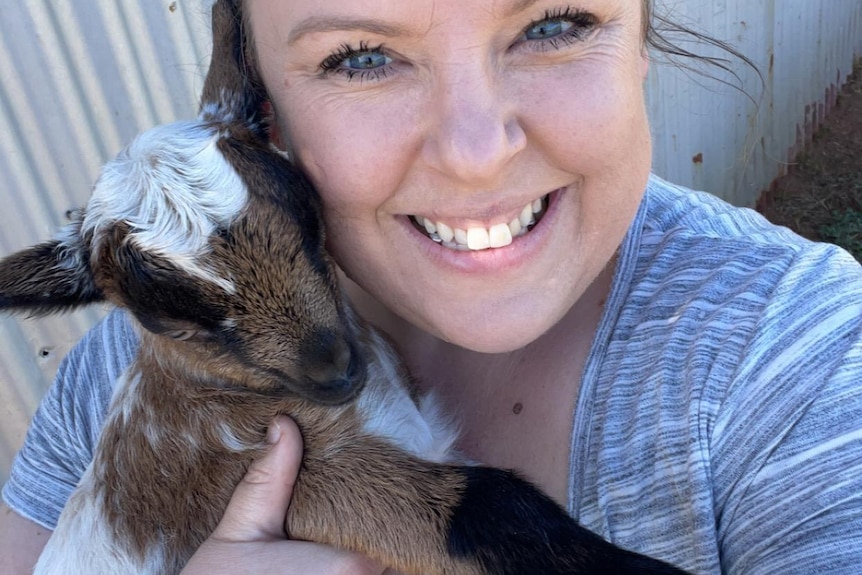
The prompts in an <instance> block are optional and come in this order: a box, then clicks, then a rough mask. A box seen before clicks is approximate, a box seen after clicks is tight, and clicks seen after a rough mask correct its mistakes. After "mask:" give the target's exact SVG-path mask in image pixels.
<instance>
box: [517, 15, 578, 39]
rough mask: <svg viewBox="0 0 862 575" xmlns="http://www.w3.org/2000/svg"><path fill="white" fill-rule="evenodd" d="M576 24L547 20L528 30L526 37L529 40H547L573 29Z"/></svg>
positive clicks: (525, 33)
mask: <svg viewBox="0 0 862 575" xmlns="http://www.w3.org/2000/svg"><path fill="white" fill-rule="evenodd" d="M573 27H574V24H572V23H571V22H567V21H565V20H559V19H557V20H545V21H542V22H539V23H538V24H534V25H532V26H530V27H529V28H527V30H526V31H525V32H524V36H525V37H526V38H527V40H547V39H549V38H555V37H557V36H559V35H560V34H562V33H564V32H566V31H568V30H570V29H572V28H573Z"/></svg>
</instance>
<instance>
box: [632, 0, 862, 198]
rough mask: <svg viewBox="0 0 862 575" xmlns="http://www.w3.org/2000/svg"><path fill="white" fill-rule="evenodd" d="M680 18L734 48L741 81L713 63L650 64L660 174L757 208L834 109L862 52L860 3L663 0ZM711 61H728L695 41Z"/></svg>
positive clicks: (851, 0) (844, 0)
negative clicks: (691, 66) (761, 197)
mask: <svg viewBox="0 0 862 575" xmlns="http://www.w3.org/2000/svg"><path fill="white" fill-rule="evenodd" d="M659 9H660V10H664V11H665V13H667V14H668V15H670V16H671V18H673V19H674V20H675V21H677V22H680V23H683V24H686V25H689V26H691V27H692V28H694V29H697V30H701V31H704V32H706V33H707V34H710V35H711V36H713V37H715V38H719V39H721V40H724V41H726V42H728V43H729V44H731V45H733V46H734V47H735V48H736V49H737V50H738V51H739V52H741V53H742V54H744V55H745V56H747V57H748V58H750V59H751V60H752V61H753V62H754V63H755V64H756V65H757V68H758V69H759V71H760V74H761V75H762V77H761V76H758V73H757V72H756V71H755V70H753V69H752V68H750V67H746V66H745V65H744V64H743V63H742V62H741V61H740V60H738V59H733V58H730V60H729V62H728V64H730V65H731V66H732V68H733V72H734V73H735V74H736V75H737V76H734V75H733V74H728V73H723V72H722V71H721V70H719V69H717V68H715V67H710V66H697V70H699V71H701V72H705V73H706V74H708V75H711V76H712V77H707V76H703V75H700V74H698V73H697V71H696V70H694V71H693V70H689V69H686V68H679V67H676V68H675V67H672V66H668V65H666V64H664V63H663V62H662V59H661V58H657V61H656V62H655V64H654V65H653V66H652V68H651V73H650V76H649V79H648V82H647V98H648V107H649V114H650V119H651V125H652V131H653V142H654V146H655V150H654V161H653V169H654V170H655V172H656V173H658V174H660V175H662V176H664V177H666V178H667V179H669V180H671V181H674V182H677V183H680V184H685V185H688V186H691V187H693V188H697V189H702V190H706V191H709V192H712V193H714V194H716V195H718V196H721V197H723V198H725V199H727V200H729V201H731V202H733V203H735V204H738V205H746V206H753V205H754V204H755V202H756V201H757V199H758V196H759V195H760V193H761V192H762V191H763V190H765V189H767V188H769V186H770V184H771V183H772V182H773V181H774V180H775V178H776V177H778V176H779V175H783V174H784V173H786V171H787V169H788V167H789V164H790V162H792V161H793V159H794V158H795V157H796V155H797V153H798V152H799V151H800V150H801V149H802V146H803V145H804V144H805V143H806V142H807V141H810V139H811V136H812V134H813V132H814V131H815V130H816V128H817V127H818V125H819V123H820V122H821V121H822V120H823V117H824V116H825V114H826V113H828V112H829V110H831V108H832V107H833V106H834V105H835V102H836V98H837V94H838V89H839V88H840V86H842V85H843V84H844V82H845V81H846V79H847V77H848V76H849V75H850V73H851V72H852V70H853V62H854V58H856V57H859V56H862V2H860V1H859V0H685V1H682V2H680V1H677V0H664V1H663V2H660V7H659ZM685 46H686V47H687V48H689V49H691V50H693V51H696V52H698V53H700V54H703V55H708V56H714V57H719V58H728V55H727V54H726V53H723V52H722V51H721V50H718V49H715V48H713V49H707V48H704V47H701V46H694V45H692V44H690V43H688V44H685Z"/></svg>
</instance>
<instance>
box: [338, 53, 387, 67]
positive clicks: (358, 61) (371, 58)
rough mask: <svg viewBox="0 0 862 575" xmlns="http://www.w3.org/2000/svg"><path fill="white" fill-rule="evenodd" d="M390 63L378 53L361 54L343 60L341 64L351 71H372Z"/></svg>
mask: <svg viewBox="0 0 862 575" xmlns="http://www.w3.org/2000/svg"><path fill="white" fill-rule="evenodd" d="M391 61H392V58H387V57H386V56H384V55H383V54H380V53H378V52H361V53H358V54H355V55H353V56H350V57H349V58H345V59H344V61H343V62H342V64H343V65H344V66H346V67H347V68H349V69H351V70H373V69H374V68H380V67H381V66H385V65H386V64H388V63H389V62H391Z"/></svg>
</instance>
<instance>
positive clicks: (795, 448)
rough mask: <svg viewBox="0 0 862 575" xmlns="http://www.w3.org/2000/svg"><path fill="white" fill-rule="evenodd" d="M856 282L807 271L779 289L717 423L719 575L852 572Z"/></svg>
mask: <svg viewBox="0 0 862 575" xmlns="http://www.w3.org/2000/svg"><path fill="white" fill-rule="evenodd" d="M860 282H862V274H860V273H859V270H858V268H854V267H853V265H852V264H851V265H849V266H848V265H844V266H831V265H828V264H827V265H823V266H811V267H807V268H805V271H804V272H802V273H799V274H794V273H791V274H789V275H788V276H787V277H786V278H785V279H784V281H782V282H781V284H780V285H779V286H777V289H776V292H775V296H776V300H777V302H778V304H777V305H776V306H772V308H771V309H770V310H769V312H768V313H767V314H765V315H764V317H763V324H762V325H761V326H760V328H759V329H758V336H757V337H756V338H755V339H753V340H752V342H751V344H750V346H749V347H748V349H747V350H746V352H747V353H746V354H745V356H744V358H743V359H742V361H741V362H740V366H739V369H740V373H739V377H738V378H737V379H736V381H737V382H739V383H738V385H736V386H735V387H732V388H731V389H729V390H728V395H727V397H726V399H725V402H724V405H723V407H722V408H721V411H720V414H719V417H718V418H717V420H716V423H715V429H714V433H713V438H712V443H711V446H710V448H711V451H712V455H713V461H714V462H716V465H715V467H714V469H713V472H714V474H715V476H714V477H715V481H714V483H713V486H714V489H715V504H716V527H717V529H718V532H719V540H720V541H721V556H722V566H723V571H724V572H725V573H727V574H729V575H737V574H738V575H742V574H745V575H761V574H767V573H782V574H797V573H798V574H803V573H805V574H809V573H836V574H845V573H846V574H848V575H849V574H850V573H858V572H859V565H862V295H860V294H862V286H860Z"/></svg>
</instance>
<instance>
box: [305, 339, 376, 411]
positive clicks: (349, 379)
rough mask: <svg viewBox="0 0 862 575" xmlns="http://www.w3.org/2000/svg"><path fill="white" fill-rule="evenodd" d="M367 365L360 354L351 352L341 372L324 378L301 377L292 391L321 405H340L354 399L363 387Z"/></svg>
mask: <svg viewBox="0 0 862 575" xmlns="http://www.w3.org/2000/svg"><path fill="white" fill-rule="evenodd" d="M366 378H367V366H366V365H365V361H364V360H363V359H362V357H361V355H360V354H358V353H356V352H355V351H354V352H353V353H351V356H350V362H349V364H348V366H347V369H346V370H344V372H343V373H340V374H334V375H333V376H331V377H327V378H326V379H312V378H311V377H305V378H303V381H302V382H301V383H299V384H298V385H296V386H291V387H292V388H293V389H292V391H293V392H295V393H296V394H298V395H299V396H301V397H303V398H305V399H307V400H309V401H312V402H314V403H319V404H322V405H333V406H334V405H341V404H344V403H347V402H349V401H350V400H352V399H354V398H355V397H356V396H358V395H359V393H360V392H361V391H362V389H363V388H364V387H365V381H366Z"/></svg>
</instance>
